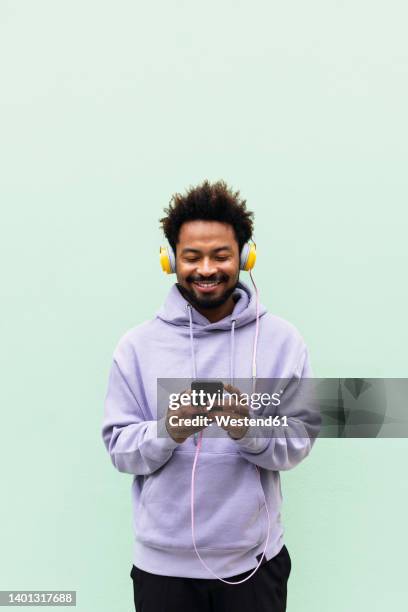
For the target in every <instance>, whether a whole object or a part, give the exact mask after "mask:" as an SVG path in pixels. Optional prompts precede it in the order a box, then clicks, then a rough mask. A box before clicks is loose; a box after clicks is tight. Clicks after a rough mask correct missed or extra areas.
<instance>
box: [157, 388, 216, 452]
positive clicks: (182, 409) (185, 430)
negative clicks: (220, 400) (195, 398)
mask: <svg viewBox="0 0 408 612" xmlns="http://www.w3.org/2000/svg"><path fill="white" fill-rule="evenodd" d="M181 394H183V395H184V394H187V395H189V396H190V397H191V391H190V389H186V390H185V391H182V392H181ZM197 415H202V416H207V417H208V424H210V422H212V420H213V419H212V417H211V413H210V412H209V411H208V410H207V408H206V407H205V406H202V407H201V406H192V405H191V404H188V405H186V406H183V405H180V406H179V407H178V408H177V409H176V410H173V409H171V408H168V409H167V414H166V429H167V432H168V434H169V436H170V437H171V438H172V439H173V440H174V441H175V442H178V443H179V444H181V443H182V442H184V441H185V440H187V438H189V437H190V436H192V435H193V434H195V433H196V432H197V431H201V430H202V429H205V428H206V427H207V425H205V424H203V425H197V426H193V425H190V426H186V425H184V423H183V421H182V422H181V423H182V424H180V425H174V424H173V425H171V424H170V422H169V418H170V417H171V416H176V417H178V418H179V419H188V418H191V419H192V418H193V417H194V416H197ZM173 420H175V419H173Z"/></svg>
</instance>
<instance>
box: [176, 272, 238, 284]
mask: <svg viewBox="0 0 408 612" xmlns="http://www.w3.org/2000/svg"><path fill="white" fill-rule="evenodd" d="M186 280H187V282H189V283H194V282H196V283H199V282H201V281H227V280H228V276H226V275H225V274H223V275H222V276H204V277H198V276H189V277H188V278H187V279H186Z"/></svg>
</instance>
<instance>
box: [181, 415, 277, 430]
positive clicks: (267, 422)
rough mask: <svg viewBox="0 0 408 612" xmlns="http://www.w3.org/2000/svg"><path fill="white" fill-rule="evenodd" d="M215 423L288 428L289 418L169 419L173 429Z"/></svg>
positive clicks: (225, 417) (218, 416)
mask: <svg viewBox="0 0 408 612" xmlns="http://www.w3.org/2000/svg"><path fill="white" fill-rule="evenodd" d="M213 419H214V421H215V422H216V423H217V425H219V426H224V427H227V426H229V425H232V426H234V427H236V426H238V427H243V426H246V427H257V426H258V427H259V426H263V427H280V426H282V427H288V417H287V416H282V417H279V416H272V415H269V416H267V417H256V418H254V417H247V416H244V417H231V416H230V415H224V414H223V415H220V414H217V415H214V417H213V418H212V419H211V418H210V417H208V416H205V415H201V414H198V415H196V416H194V417H178V416H176V415H175V414H173V415H172V416H171V417H170V418H169V423H170V425H171V427H208V426H209V425H211V423H212V422H213Z"/></svg>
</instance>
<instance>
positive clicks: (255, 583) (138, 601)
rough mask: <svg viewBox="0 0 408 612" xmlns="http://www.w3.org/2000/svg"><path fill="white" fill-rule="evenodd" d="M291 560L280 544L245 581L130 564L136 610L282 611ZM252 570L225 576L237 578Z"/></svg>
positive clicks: (187, 611) (191, 611)
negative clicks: (165, 572) (173, 573)
mask: <svg viewBox="0 0 408 612" xmlns="http://www.w3.org/2000/svg"><path fill="white" fill-rule="evenodd" d="M291 567H292V563H291V559H290V555H289V551H288V549H287V548H286V546H285V545H284V546H283V547H282V548H281V550H280V552H279V553H278V554H277V555H276V556H275V557H272V559H269V561H265V562H264V563H262V565H261V566H260V567H259V568H258V569H257V571H256V572H255V574H254V575H253V576H252V577H251V578H249V579H248V580H247V581H246V582H243V583H242V584H238V585H232V584H225V583H224V582H221V581H220V580H217V579H216V578H177V577H174V576H161V575H158V574H150V573H149V572H145V571H144V570H142V569H140V568H138V567H136V566H135V565H133V567H132V570H131V572H130V576H131V578H132V580H133V596H134V602H135V609H136V612H285V610H286V597H287V582H288V578H289V574H290V571H291ZM251 571H253V570H249V571H247V572H244V573H243V574H239V575H237V576H232V577H229V578H226V580H230V581H231V582H233V581H238V580H242V579H243V578H245V577H246V576H249V574H250V573H251Z"/></svg>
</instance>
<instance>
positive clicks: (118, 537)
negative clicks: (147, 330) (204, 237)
mask: <svg viewBox="0 0 408 612" xmlns="http://www.w3.org/2000/svg"><path fill="white" fill-rule="evenodd" d="M407 18H408V10H407V6H406V3H405V2H402V1H396V0H389V1H388V2H372V1H371V2H369V1H368V0H367V1H363V0H345V1H343V2H338V1H337V2H335V1H333V0H319V1H318V0H312V1H310V2H300V1H298V2H286V3H283V2H272V1H256V0H255V1H254V0H252V1H251V2H241V1H237V0H235V1H232V0H230V1H225V0H218V1H217V2H215V1H214V0H211V1H209V0H207V1H206V2H196V1H191V0H190V1H189V2H187V1H178V2H169V1H163V0H161V1H151V2H139V1H134V0H132V1H130V0H121V1H119V2H113V1H112V0H110V1H98V2H96V1H93V0H80V1H79V0H70V1H55V0H54V1H51V0H48V1H45V0H37V1H36V2H31V1H28V0H25V1H22V0H20V1H18V0H16V1H14V2H11V1H4V0H3V1H2V2H1V3H0V24H1V25H0V64H1V79H0V87H1V96H0V102H1V140H0V156H1V159H0V162H1V178H0V181H1V183H0V198H1V202H2V223H1V250H2V252H1V263H2V273H1V278H2V282H1V294H2V295H1V304H2V316H1V332H2V334H1V338H2V341H1V347H0V354H1V359H2V364H1V366H2V368H1V369H2V374H3V375H2V386H1V391H2V393H1V399H2V402H1V406H2V443H1V445H0V465H1V481H2V487H3V495H2V504H1V506H0V512H1V517H0V539H1V553H0V555H1V556H0V576H1V578H0V581H1V584H0V589H27V590H28V589H76V590H77V598H78V606H77V609H78V610H80V611H81V612H97V611H98V612H101V611H105V610H106V611H111V610H115V612H128V611H129V610H130V609H132V605H133V603H132V584H131V580H130V577H129V572H130V568H131V551H132V528H131V508H130V485H131V479H132V477H131V476H130V475H127V474H120V473H119V472H117V471H116V470H115V469H114V468H113V466H112V465H111V463H110V459H109V457H108V454H107V453H106V451H105V448H104V446H103V443H102V439H101V436H100V425H101V420H102V411H103V400H104V395H105V391H106V384H107V375H108V369H109V366H110V360H111V356H112V352H113V349H114V347H115V345H116V342H117V341H118V339H119V338H120V337H121V335H122V334H123V333H124V332H125V331H126V330H127V329H129V328H130V327H132V326H134V325H137V324H138V323H141V322H142V321H145V320H146V319H149V318H151V317H152V316H153V313H154V312H155V310H157V309H158V308H159V307H160V305H161V303H162V302H163V300H164V298H165V296H166V294H167V291H168V290H169V288H170V286H171V283H172V282H173V281H174V278H166V277H164V276H163V275H162V273H161V270H160V268H159V261H158V250H159V244H160V242H161V240H162V237H161V235H160V231H159V226H158V219H159V218H160V217H161V216H162V211H163V208H164V206H166V205H167V204H168V201H169V199H170V197H171V195H172V194H173V193H174V192H175V191H184V189H185V188H187V187H188V186H189V185H193V184H196V183H197V182H200V181H202V180H203V179H204V178H209V179H210V180H216V179H219V178H223V179H225V180H226V181H227V182H228V183H229V184H230V185H231V186H232V187H234V188H235V189H240V191H241V194H242V196H243V197H245V198H246V199H247V204H248V207H249V208H250V209H251V210H254V212H255V221H256V233H255V238H256V242H257V247H258V262H257V266H256V268H255V271H254V275H255V278H256V281H257V283H258V285H259V288H260V294H261V300H262V302H263V303H264V304H265V305H266V306H267V307H268V309H270V310H271V311H272V312H274V313H275V314H278V315H280V316H282V317H284V318H286V319H288V320H289V321H291V322H292V323H294V324H295V325H296V326H297V327H298V329H299V330H300V331H301V333H302V335H303V336H304V338H305V340H306V342H307V344H308V346H309V349H310V353H311V358H312V364H313V367H314V372H315V375H316V376H322V377H323V376H332V377H337V376H352V377H353V376H354V377H357V376H367V377H386V376H388V377H405V376H407V359H406V347H407V341H408V332H407V325H406V312H407V302H408V299H407V297H408V295H407V293H408V292H407V284H406V280H405V278H406V270H407V263H408V253H407V239H406V234H407V232H406V226H407V220H408V217H407V212H406V210H407V209H406V203H407V192H408V189H407V182H408V175H407V172H406V160H407V152H408V151H407V148H408V146H407V142H408V138H407V136H408V134H407V121H406V109H407V107H408V99H407V98H408V95H407V94H408V87H407V74H406V66H407V59H408V57H407V56H408V42H407V36H406V23H407ZM242 279H243V280H244V281H245V280H246V281H247V282H249V277H248V276H247V274H246V273H242ZM407 450H408V442H407V440H404V439H401V440H398V439H392V440H387V439H371V440H334V439H328V440H318V442H317V444H316V446H315V448H314V450H313V452H312V454H311V455H310V457H309V458H308V459H307V460H305V461H304V462H303V463H302V464H300V465H299V466H298V467H297V468H296V469H294V470H293V471H290V472H287V473H283V474H282V487H283V494H284V516H283V518H284V522H285V527H286V544H287V546H288V549H289V551H290V554H291V557H292V563H293V566H292V574H291V577H290V579H289V596H288V612H316V610H330V612H346V611H347V612H349V611H350V610H352V611H353V612H354V611H355V612H363V611H365V610H367V611H368V610H369V611H370V612H380V611H382V610H383V609H384V607H385V605H387V606H388V607H389V608H390V609H395V610H400V609H403V607H404V605H405V602H406V595H407V583H406V576H405V574H406V550H407V545H408V536H407V527H406V514H407V502H408V484H407V477H406V466H407V460H406V458H407Z"/></svg>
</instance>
